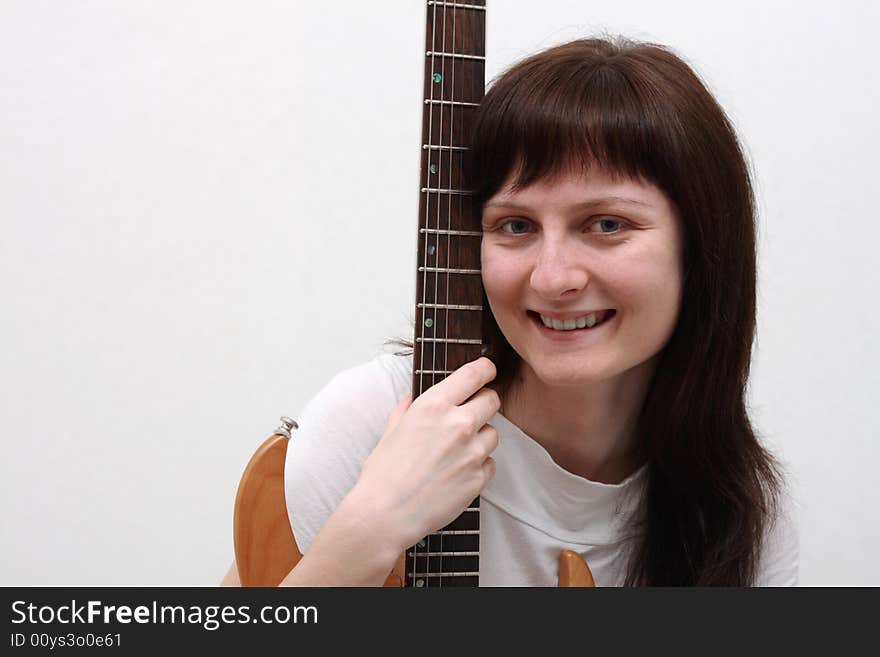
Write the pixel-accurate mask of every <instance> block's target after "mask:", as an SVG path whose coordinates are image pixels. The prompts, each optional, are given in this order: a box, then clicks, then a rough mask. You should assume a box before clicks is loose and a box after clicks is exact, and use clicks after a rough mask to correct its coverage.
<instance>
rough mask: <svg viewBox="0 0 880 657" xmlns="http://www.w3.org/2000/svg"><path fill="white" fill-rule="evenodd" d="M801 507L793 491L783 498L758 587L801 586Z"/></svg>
mask: <svg viewBox="0 0 880 657" xmlns="http://www.w3.org/2000/svg"><path fill="white" fill-rule="evenodd" d="M799 516H800V512H799V504H798V502H797V499H796V498H795V497H794V495H793V494H792V492H791V490H790V489H789V488H787V487H786V488H784V489H783V490H782V492H781V493H780V495H779V502H778V504H777V510H776V514H775V516H774V517H773V518H771V520H770V522H769V524H768V526H767V529H766V531H765V532H764V541H763V544H762V552H761V558H760V561H759V566H758V574H757V577H756V579H755V586H797V585H798V579H799V570H800V531H799V525H800V523H799Z"/></svg>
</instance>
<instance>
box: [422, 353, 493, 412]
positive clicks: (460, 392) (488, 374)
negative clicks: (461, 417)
mask: <svg viewBox="0 0 880 657" xmlns="http://www.w3.org/2000/svg"><path fill="white" fill-rule="evenodd" d="M496 373H497V371H496V369H495V363H493V362H492V361H491V360H489V359H488V358H486V357H485V356H480V357H479V358H477V359H476V360H473V361H471V362H469V363H465V364H464V365H462V366H461V367H459V368H458V369H457V370H455V371H454V372H453V373H452V374H450V375H449V376H448V377H446V378H445V379H444V380H443V381H441V382H440V383H438V384H437V385H434V386H432V387H431V388H429V389H428V390H427V391H426V392H425V393H424V394H423V395H422V397H427V396H429V395H430V396H431V397H440V398H441V399H442V400H443V401H445V402H446V403H447V404H450V405H453V406H458V405H459V404H462V403H464V402H465V401H466V400H467V399H468V397H470V396H471V395H473V394H474V393H475V392H476V391H477V390H479V389H480V388H482V387H483V386H485V385H486V384H487V383H489V382H490V381H491V380H492V379H494V378H495V375H496Z"/></svg>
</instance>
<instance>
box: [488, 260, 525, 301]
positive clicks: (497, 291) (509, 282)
mask: <svg viewBox="0 0 880 657" xmlns="http://www.w3.org/2000/svg"><path fill="white" fill-rule="evenodd" d="M480 267H481V269H482V272H483V273H482V277H483V289H485V290H486V296H487V297H488V298H489V301H490V302H491V301H493V300H496V299H500V298H504V297H509V296H511V295H513V294H514V290H515V288H516V285H517V280H518V279H517V276H518V274H517V272H518V270H519V268H518V267H517V265H516V260H515V259H514V258H512V257H510V256H508V257H504V256H503V255H498V254H494V253H492V252H491V251H488V250H486V249H484V250H483V253H482V259H481V264H480Z"/></svg>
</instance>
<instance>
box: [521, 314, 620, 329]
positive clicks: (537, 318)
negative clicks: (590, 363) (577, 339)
mask: <svg viewBox="0 0 880 657" xmlns="http://www.w3.org/2000/svg"><path fill="white" fill-rule="evenodd" d="M527 313H528V315H529V318H530V319H531V320H532V321H533V322H534V323H535V324H537V325H538V327H539V328H541V329H544V330H545V331H554V332H557V333H579V332H583V331H592V330H593V329H595V328H598V327H599V326H602V325H603V324H605V323H607V322H608V321H610V320H611V319H613V318H614V316H615V315H616V314H617V311H616V310H614V309H609V310H608V312H606V313H604V316H603V317H602V319H601V320H600V321H598V322H596V323H595V324H593V326H584V327H581V328H577V327H574V328H555V327H552V326H546V325H545V324H544V322H543V321H541V317H540V315H538V313H536V312H535V311H533V310H529V311H527Z"/></svg>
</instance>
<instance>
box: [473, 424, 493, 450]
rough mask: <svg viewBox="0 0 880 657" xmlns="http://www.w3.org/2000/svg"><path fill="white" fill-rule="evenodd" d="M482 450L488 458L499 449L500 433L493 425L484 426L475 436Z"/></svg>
mask: <svg viewBox="0 0 880 657" xmlns="http://www.w3.org/2000/svg"><path fill="white" fill-rule="evenodd" d="M474 440H476V441H477V442H478V443H479V445H480V449H482V450H483V453H484V454H485V455H486V456H489V454H491V453H492V452H494V451H495V449H496V448H497V447H498V431H497V430H496V429H495V427H493V426H492V425H491V424H484V425H483V427H482V428H481V429H480V430H479V431H478V432H477V435H476V436H474Z"/></svg>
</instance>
